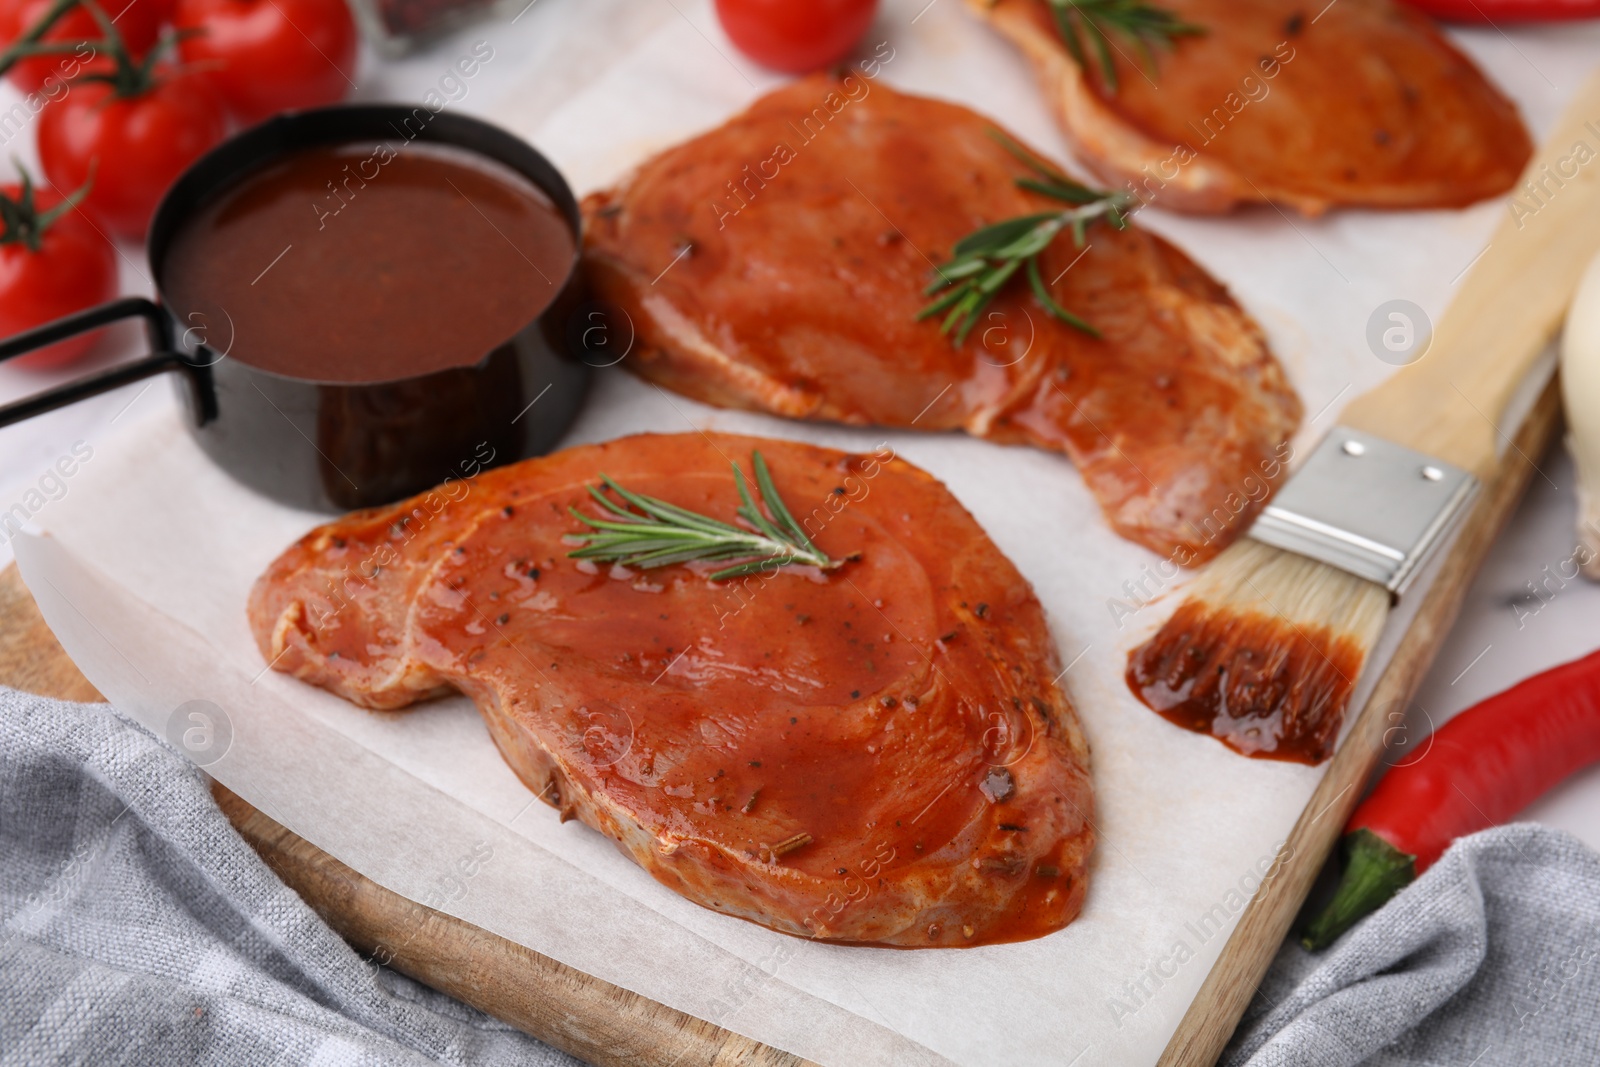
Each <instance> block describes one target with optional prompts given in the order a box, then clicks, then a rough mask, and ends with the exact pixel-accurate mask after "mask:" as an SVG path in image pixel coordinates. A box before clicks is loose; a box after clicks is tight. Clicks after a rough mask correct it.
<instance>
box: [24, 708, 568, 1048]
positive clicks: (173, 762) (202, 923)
mask: <svg viewBox="0 0 1600 1067" xmlns="http://www.w3.org/2000/svg"><path fill="white" fill-rule="evenodd" d="M0 919H3V920H4V924H3V926H0V1064H57V1063H86V1064H95V1065H96V1067H99V1065H102V1064H163V1065H165V1064H190V1063H202V1064H219V1065H223V1064H225V1065H229V1067H234V1065H240V1067H256V1065H259V1067H266V1065H267V1064H280V1065H290V1064H313V1063H314V1064H319V1065H329V1067H332V1065H345V1064H349V1065H367V1064H372V1065H374V1067H376V1065H389V1064H427V1063H451V1064H525V1065H534V1067H557V1065H559V1067H572V1065H577V1064H578V1063H579V1061H577V1060H575V1059H573V1058H571V1057H570V1056H567V1055H565V1054H563V1053H560V1052H557V1051H555V1050H554V1049H551V1048H549V1047H548V1046H545V1045H542V1044H540V1043H539V1042H537V1041H535V1040H534V1039H533V1038H531V1037H528V1036H527V1035H525V1034H523V1033H521V1032H519V1031H517V1030H514V1029H512V1028H510V1027H508V1026H506V1025H505V1024H504V1023H501V1022H498V1021H497V1020H495V1019H491V1018H490V1017H489V1016H487V1015H484V1014H483V1013H482V1012H479V1011H477V1010H475V1009H473V1008H469V1007H467V1006H466V1005H464V1004H462V1003H460V1002H459V1001H456V1000H453V999H451V998H450V997H447V996H444V995H442V994H439V993H436V992H434V991H433V990H431V989H428V988H427V987H425V986H422V985H420V984H418V983H416V982H413V981H411V980H410V979H408V978H405V977H404V976H402V975H399V974H396V973H395V972H393V971H390V970H388V969H386V968H384V967H380V966H378V965H376V964H375V963H373V962H371V961H368V960H364V959H362V958H361V957H360V956H358V955H357V954H356V953H355V951H354V950H353V949H351V948H350V946H349V945H347V944H346V943H345V942H344V941H343V940H341V939H340V938H339V936H338V935H337V934H335V933H334V932H333V931H332V930H331V929H329V928H328V926H327V925H326V924H325V923H323V921H322V920H321V919H319V918H318V917H317V915H316V914H315V913H314V912H313V911H312V910H311V909H310V908H309V907H307V906H306V904H305V902H304V901H302V900H301V899H300V898H299V897H298V896H296V895H295V893H294V892H293V891H292V890H291V889H289V888H288V887H287V886H285V885H284V884H283V883H282V882H280V881H279V880H278V879H277V877H276V876H275V875H274V874H273V873H272V871H271V870H269V869H268V868H267V866H266V864H264V863H262V861H261V859H260V858H259V857H258V856H257V855H256V854H255V853H254V852H253V851H251V849H250V846H249V845H247V844H246V843H245V841H244V839H243V838H241V837H240V836H239V835H238V834H237V833H235V832H234V830H233V827H232V826H231V825H230V824H229V823H228V821H227V819H226V818H224V817H223V815H222V813H221V812H220V811H219V810H217V806H216V804H215V803H214V802H213V801H212V799H211V793H210V791H209V790H208V788H207V787H206V784H205V780H204V779H203V778H202V776H201V775H200V773H199V772H198V771H197V770H195V768H194V766H193V765H192V764H191V763H190V762H189V761H188V760H187V759H185V758H184V757H182V756H181V755H179V754H178V753H177V752H176V751H175V750H173V749H172V748H169V747H168V746H167V745H166V743H165V742H163V741H159V740H157V739H156V738H155V737H154V736H152V735H151V734H149V733H147V732H146V731H145V730H144V729H143V728H142V727H140V726H138V725H136V724H135V723H133V722H132V721H130V720H128V719H125V718H123V717H122V716H120V715H118V714H117V713H116V712H115V711H113V710H112V709H111V708H110V707H108V706H107V705H103V704H67V703H61V702H58V701H52V700H42V699H40V698H38V697H32V696H26V695H24V694H22V693H18V692H16V691H14V690H10V689H5V688H3V687H0Z"/></svg>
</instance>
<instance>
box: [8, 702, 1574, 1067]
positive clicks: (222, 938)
mask: <svg viewBox="0 0 1600 1067" xmlns="http://www.w3.org/2000/svg"><path fill="white" fill-rule="evenodd" d="M0 920H3V926H0V1064H13V1063H15V1064H34V1063H48V1064H54V1063H93V1064H97V1065H98V1064H187V1063H206V1064H228V1065H234V1064H239V1065H246V1067H254V1065H261V1067H265V1065H267V1064H303V1063H316V1064H330V1065H332V1064H356V1065H365V1064H411V1063H415V1064H422V1063H452V1064H454V1063H460V1064H531V1065H534V1067H547V1065H549V1067H553V1065H560V1067H574V1065H578V1061H577V1060H574V1059H572V1058H571V1057H568V1056H565V1055H563V1054H561V1053H559V1052H556V1051H554V1050H553V1049H550V1048H548V1047H547V1046H545V1045H542V1044H540V1043H539V1042H537V1041H535V1040H534V1039H532V1038H530V1037H527V1036H526V1035H524V1034H521V1033H519V1032H518V1031H516V1030H513V1029H511V1028H510V1027H507V1026H505V1025H504V1024H502V1023H499V1022H496V1021H495V1020H493V1019H491V1018H489V1017H488V1016H486V1015H484V1014H482V1013H481V1012H478V1011H476V1010H474V1009H472V1008H469V1007H466V1006H465V1005H463V1004H460V1003H458V1002H456V1001H454V1000H452V999H450V998H449V997H446V996H443V995H441V994H439V993H435V992H433V991H432V990H429V989H427V988H426V987H424V986H421V985H419V984H417V983H415V982H412V981H410V980H409V979H407V978H405V977H403V976H401V975H398V974H396V973H394V972H392V971H389V970H387V969H386V968H383V967H380V966H377V965H375V964H374V963H372V962H371V961H368V960H363V959H362V958H361V957H360V956H358V955H357V954H356V953H355V952H354V951H353V950H352V949H351V948H350V947H349V946H348V945H346V944H345V943H344V941H342V940H341V939H340V938H339V937H338V935H336V934H335V933H334V932H333V931H332V930H330V929H329V928H328V927H327V926H326V925H325V924H324V923H323V922H322V920H320V919H319V918H318V917H317V916H316V915H315V913H313V912H312V911H311V909H310V908H308V907H307V906H306V905H305V903H304V902H302V901H301V900H300V898H299V897H298V896H296V895H295V894H294V893H293V892H292V891H291V890H290V889H288V888H287V887H286V886H284V885H283V883H281V882H279V881H278V880H277V878H276V877H275V876H274V875H273V874H272V872H271V871H270V870H268V869H267V867H266V866H265V864H263V863H262V862H261V860H260V859H259V858H258V857H257V856H256V854H255V853H254V852H253V851H251V849H250V847H249V846H248V845H247V844H245V842H244V840H243V839H242V838H240V837H239V836H238V835H237V834H236V833H235V832H234V830H233V828H232V826H230V825H229V824H228V822H227V820H226V819H225V818H224V817H223V816H222V813H221V812H219V811H218V810H217V808H216V805H215V804H214V803H213V802H212V800H211V794H210V792H209V791H208V789H207V788H206V785H205V781H204V779H203V778H202V776H201V775H200V773H199V772H198V771H196V770H195V769H194V768H193V766H192V765H191V764H190V763H189V762H188V760H186V759H184V758H183V757H182V756H180V755H179V754H178V753H176V752H175V751H174V750H172V749H171V748H169V747H168V746H167V744H166V743H165V742H164V741H160V740H157V739H156V738H155V737H153V736H152V735H151V734H149V733H147V732H146V731H145V730H144V729H143V728H142V727H140V726H138V725H136V724H135V723H133V722H131V721H129V720H127V719H125V718H123V717H122V716H120V715H118V714H117V713H116V712H115V711H114V710H112V709H111V708H109V707H107V706H105V705H99V704H65V703H60V702H57V701H49V700H42V699H39V698H37V697H30V696H25V695H23V694H20V693H16V692H14V691H12V690H8V689H4V688H0ZM1597 955H1600V857H1596V856H1595V855H1594V853H1592V852H1590V851H1588V850H1587V849H1585V848H1584V847H1583V846H1582V845H1581V844H1579V843H1578V842H1577V841H1576V840H1574V839H1573V838H1571V837H1569V836H1567V835H1565V834H1561V833H1557V832H1555V831H1551V830H1546V829H1541V828H1539V827H1533V826H1510V827H1503V828H1501V829H1497V830H1490V831H1488V832H1486V833H1483V834H1478V835H1476V836H1474V837H1471V838H1468V839H1466V840H1464V841H1462V842H1460V843H1458V844H1457V845H1456V847H1455V848H1453V849H1451V851H1450V852H1449V853H1447V854H1446V856H1445V858H1444V859H1443V860H1441V861H1440V862H1439V863H1438V864H1436V865H1435V866H1434V868H1433V869H1432V870H1430V871H1429V872H1428V873H1427V874H1425V875H1424V876H1423V877H1422V878H1420V879H1419V880H1418V881H1417V882H1416V884H1414V885H1413V886H1411V887H1410V888H1408V889H1406V890H1405V892H1403V893H1402V894H1401V895H1400V896H1398V897H1397V898H1396V899H1395V901H1394V902H1393V903H1392V904H1391V905H1390V906H1389V907H1386V908H1384V909H1383V910H1382V911H1380V912H1379V913H1378V914H1377V915H1375V916H1373V917H1372V918H1371V919H1369V920H1368V921H1367V922H1365V923H1364V924H1362V925H1361V926H1359V927H1357V928H1356V929H1355V930H1353V931H1351V932H1350V933H1349V934H1347V935H1345V937H1344V938H1343V939H1342V940H1341V941H1340V942H1339V943H1338V944H1337V945H1335V946H1334V947H1333V949H1332V950H1330V951H1329V952H1328V953H1327V954H1325V955H1323V956H1320V957H1312V956H1308V955H1307V954H1306V953H1303V952H1301V951H1300V949H1299V948H1298V946H1296V945H1294V944H1293V943H1290V944H1288V945H1286V946H1285V947H1284V949H1283V951H1282V953H1281V954H1280V955H1279V957H1278V959H1277V961H1276V962H1275V964H1274V966H1273V968H1272V971H1271V972H1270V974H1269V975H1268V977H1267V980H1266V981H1265V982H1264V983H1263V985H1262V989H1261V991H1260V994H1259V995H1258V996H1257V998H1256V1001H1255V1003H1254V1004H1253V1005H1252V1006H1251V1009H1250V1011H1249V1012H1248V1013H1247V1014H1246V1017H1245V1020H1244V1022H1243V1023H1242V1024H1241V1026H1240V1030H1239V1034H1238V1036H1237V1037H1236V1039H1235V1042H1234V1044H1233V1046H1232V1047H1231V1048H1230V1049H1229V1052H1228V1053H1227V1055H1226V1056H1225V1057H1224V1062H1225V1063H1227V1064H1228V1065H1229V1067H1235V1065H1239V1064H1250V1065H1251V1067H1259V1065H1278V1064H1284V1065H1287V1064H1294V1065H1302V1064H1303V1065H1316V1067H1324V1065H1327V1067H1332V1065H1344V1064H1355V1063H1368V1062H1370V1063H1378V1064H1416V1065H1422V1064H1428V1065H1433V1064H1440V1065H1443V1064H1452V1065H1456V1067H1490V1065H1498V1064H1506V1065H1515V1067H1534V1065H1544V1064H1575V1065H1596V1064H1600V963H1597V961H1596V956H1597Z"/></svg>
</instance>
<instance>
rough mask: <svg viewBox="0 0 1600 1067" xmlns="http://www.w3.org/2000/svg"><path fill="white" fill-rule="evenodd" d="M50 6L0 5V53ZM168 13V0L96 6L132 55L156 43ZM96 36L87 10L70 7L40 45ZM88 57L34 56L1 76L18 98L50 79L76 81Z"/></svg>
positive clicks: (0, 1) (2, 1)
mask: <svg viewBox="0 0 1600 1067" xmlns="http://www.w3.org/2000/svg"><path fill="white" fill-rule="evenodd" d="M53 3H54V0H0V48H5V47H6V46H8V45H10V44H11V42H13V41H15V40H16V39H17V38H19V37H21V36H22V35H23V34H25V33H27V32H28V31H29V30H30V29H32V28H33V26H34V24H35V23H37V22H38V21H39V20H40V19H42V18H43V17H44V16H45V15H46V14H47V13H48V12H49V10H50V8H51V6H52V5H53ZM171 7H172V0H133V2H132V3H127V2H126V0H106V2H105V3H104V4H102V5H101V8H102V10H104V11H105V12H106V13H107V14H108V15H110V16H111V18H112V20H113V22H114V24H115V25H116V28H117V32H118V33H120V34H121V35H122V39H123V41H124V42H126V43H127V46H128V49H129V51H131V52H132V53H133V54H134V55H143V54H144V53H146V52H148V51H149V50H150V47H151V45H153V44H155V43H156V38H157V37H158V36H160V34H161V25H162V23H164V22H165V21H166V19H167V15H168V14H169V13H170V11H171ZM101 36H102V34H101V31H100V24H99V23H98V22H96V21H95V19H94V16H93V15H91V14H89V11H88V9H86V8H83V7H74V8H72V9H71V10H69V11H68V12H67V13H66V14H64V15H62V16H61V18H60V19H58V20H57V21H56V23H55V24H54V25H53V26H51V27H50V29H49V30H48V31H46V33H45V35H44V37H43V38H42V40H43V41H47V42H50V41H53V42H62V41H98V40H100V38H101ZM93 54H94V53H92V52H90V53H84V54H82V55H80V54H77V53H66V54H63V55H50V56H34V57H33V58H31V59H24V60H22V61H21V62H19V63H17V64H16V65H15V66H14V67H12V68H11V69H10V70H9V71H7V72H6V77H8V78H10V79H11V81H12V84H14V85H16V87H17V88H19V89H21V90H22V91H23V92H25V93H36V92H38V91H39V90H40V89H41V88H43V87H44V85H45V82H47V81H48V80H49V79H50V78H51V77H54V78H55V79H56V80H58V81H62V82H65V81H68V80H70V79H71V78H73V77H75V76H76V75H78V74H79V73H80V72H81V71H82V68H83V63H84V61H85V59H87V58H89V57H92V55H93Z"/></svg>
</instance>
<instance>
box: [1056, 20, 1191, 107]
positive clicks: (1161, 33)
mask: <svg viewBox="0 0 1600 1067" xmlns="http://www.w3.org/2000/svg"><path fill="white" fill-rule="evenodd" d="M1049 3H1050V11H1051V13H1052V14H1053V15H1055V18H1056V31H1057V32H1058V33H1060V34H1061V40H1062V43H1064V44H1065V45H1066V46H1067V51H1068V52H1070V53H1072V58H1073V59H1074V60H1075V61H1077V64H1078V67H1079V68H1080V69H1082V70H1085V71H1087V70H1088V69H1089V59H1088V52H1090V51H1093V52H1094V59H1095V62H1096V63H1098V64H1099V65H1100V74H1101V77H1102V78H1103V79H1104V81H1105V85H1106V88H1107V89H1109V90H1110V91H1111V92H1113V93H1115V92H1116V91H1117V90H1118V88H1120V86H1119V85H1118V83H1117V67H1116V64H1115V63H1113V62H1112V60H1111V49H1112V48H1113V47H1114V46H1113V45H1112V43H1111V34H1112V33H1115V34H1117V35H1118V36H1120V37H1122V38H1124V39H1126V40H1128V41H1130V42H1131V43H1132V44H1133V46H1134V48H1136V49H1137V50H1138V52H1139V56H1140V58H1141V59H1142V60H1143V61H1144V66H1145V69H1146V70H1147V71H1153V70H1154V69H1155V65H1156V55H1155V47H1157V46H1159V47H1163V48H1171V47H1172V42H1174V41H1176V40H1177V39H1178V38H1179V37H1196V36H1199V35H1200V34H1203V33H1205V32H1206V29H1205V27H1204V26H1198V25H1196V24H1195V23H1192V22H1185V21H1183V20H1182V19H1180V18H1179V17H1178V16H1176V15H1174V14H1173V13H1172V12H1170V11H1168V10H1167V9H1166V8H1162V7H1157V6H1155V5H1154V4H1147V3H1144V2H1143V0H1049ZM1085 40H1087V41H1088V42H1089V47H1088V48H1087V49H1086V48H1085V47H1084V41H1085Z"/></svg>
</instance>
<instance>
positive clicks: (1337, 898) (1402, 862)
mask: <svg viewBox="0 0 1600 1067" xmlns="http://www.w3.org/2000/svg"><path fill="white" fill-rule="evenodd" d="M1344 854H1345V865H1344V874H1343V876H1342V877H1341V878H1340V879H1339V888H1338V890H1337V891H1336V892H1335V893H1334V895H1333V899H1332V900H1330V901H1329V902H1328V906H1327V907H1326V908H1324V909H1322V912H1321V913H1320V914H1319V915H1318V916H1317V917H1316V918H1315V919H1312V920H1311V922H1310V923H1309V924H1308V925H1307V926H1306V928H1305V930H1304V932H1303V933H1301V935H1300V944H1302V945H1304V946H1305V948H1306V950H1307V951H1309V952H1318V951H1321V950H1322V949H1324V948H1327V947H1328V946H1329V945H1331V944H1333V942H1335V941H1337V940H1338V939H1339V937H1340V935H1341V934H1343V933H1344V932H1345V931H1346V930H1348V929H1350V927H1352V926H1354V925H1355V924H1356V923H1358V922H1360V921H1361V920H1362V919H1364V918H1366V917H1367V916H1368V915H1370V914H1372V913H1373V912H1375V911H1377V910H1378V909H1379V908H1381V907H1383V905H1384V904H1385V903H1386V902H1387V901H1388V899H1389V898H1390V897H1392V896H1394V895H1395V894H1396V893H1398V892H1400V890H1402V889H1404V888H1405V887H1406V886H1408V885H1410V884H1411V882H1412V880H1414V879H1415V878H1416V876H1417V858H1416V857H1415V856H1410V855H1407V854H1406V853H1404V852H1401V851H1400V850H1399V849H1397V848H1395V847H1394V846H1393V845H1391V844H1389V842H1387V841H1385V840H1384V839H1383V838H1381V837H1379V836H1378V835H1377V834H1375V833H1373V832H1372V831H1371V830H1368V829H1366V828H1365V827H1363V828H1362V829H1359V830H1356V831H1354V832H1353V833H1349V834H1346V835H1345V838H1344Z"/></svg>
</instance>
